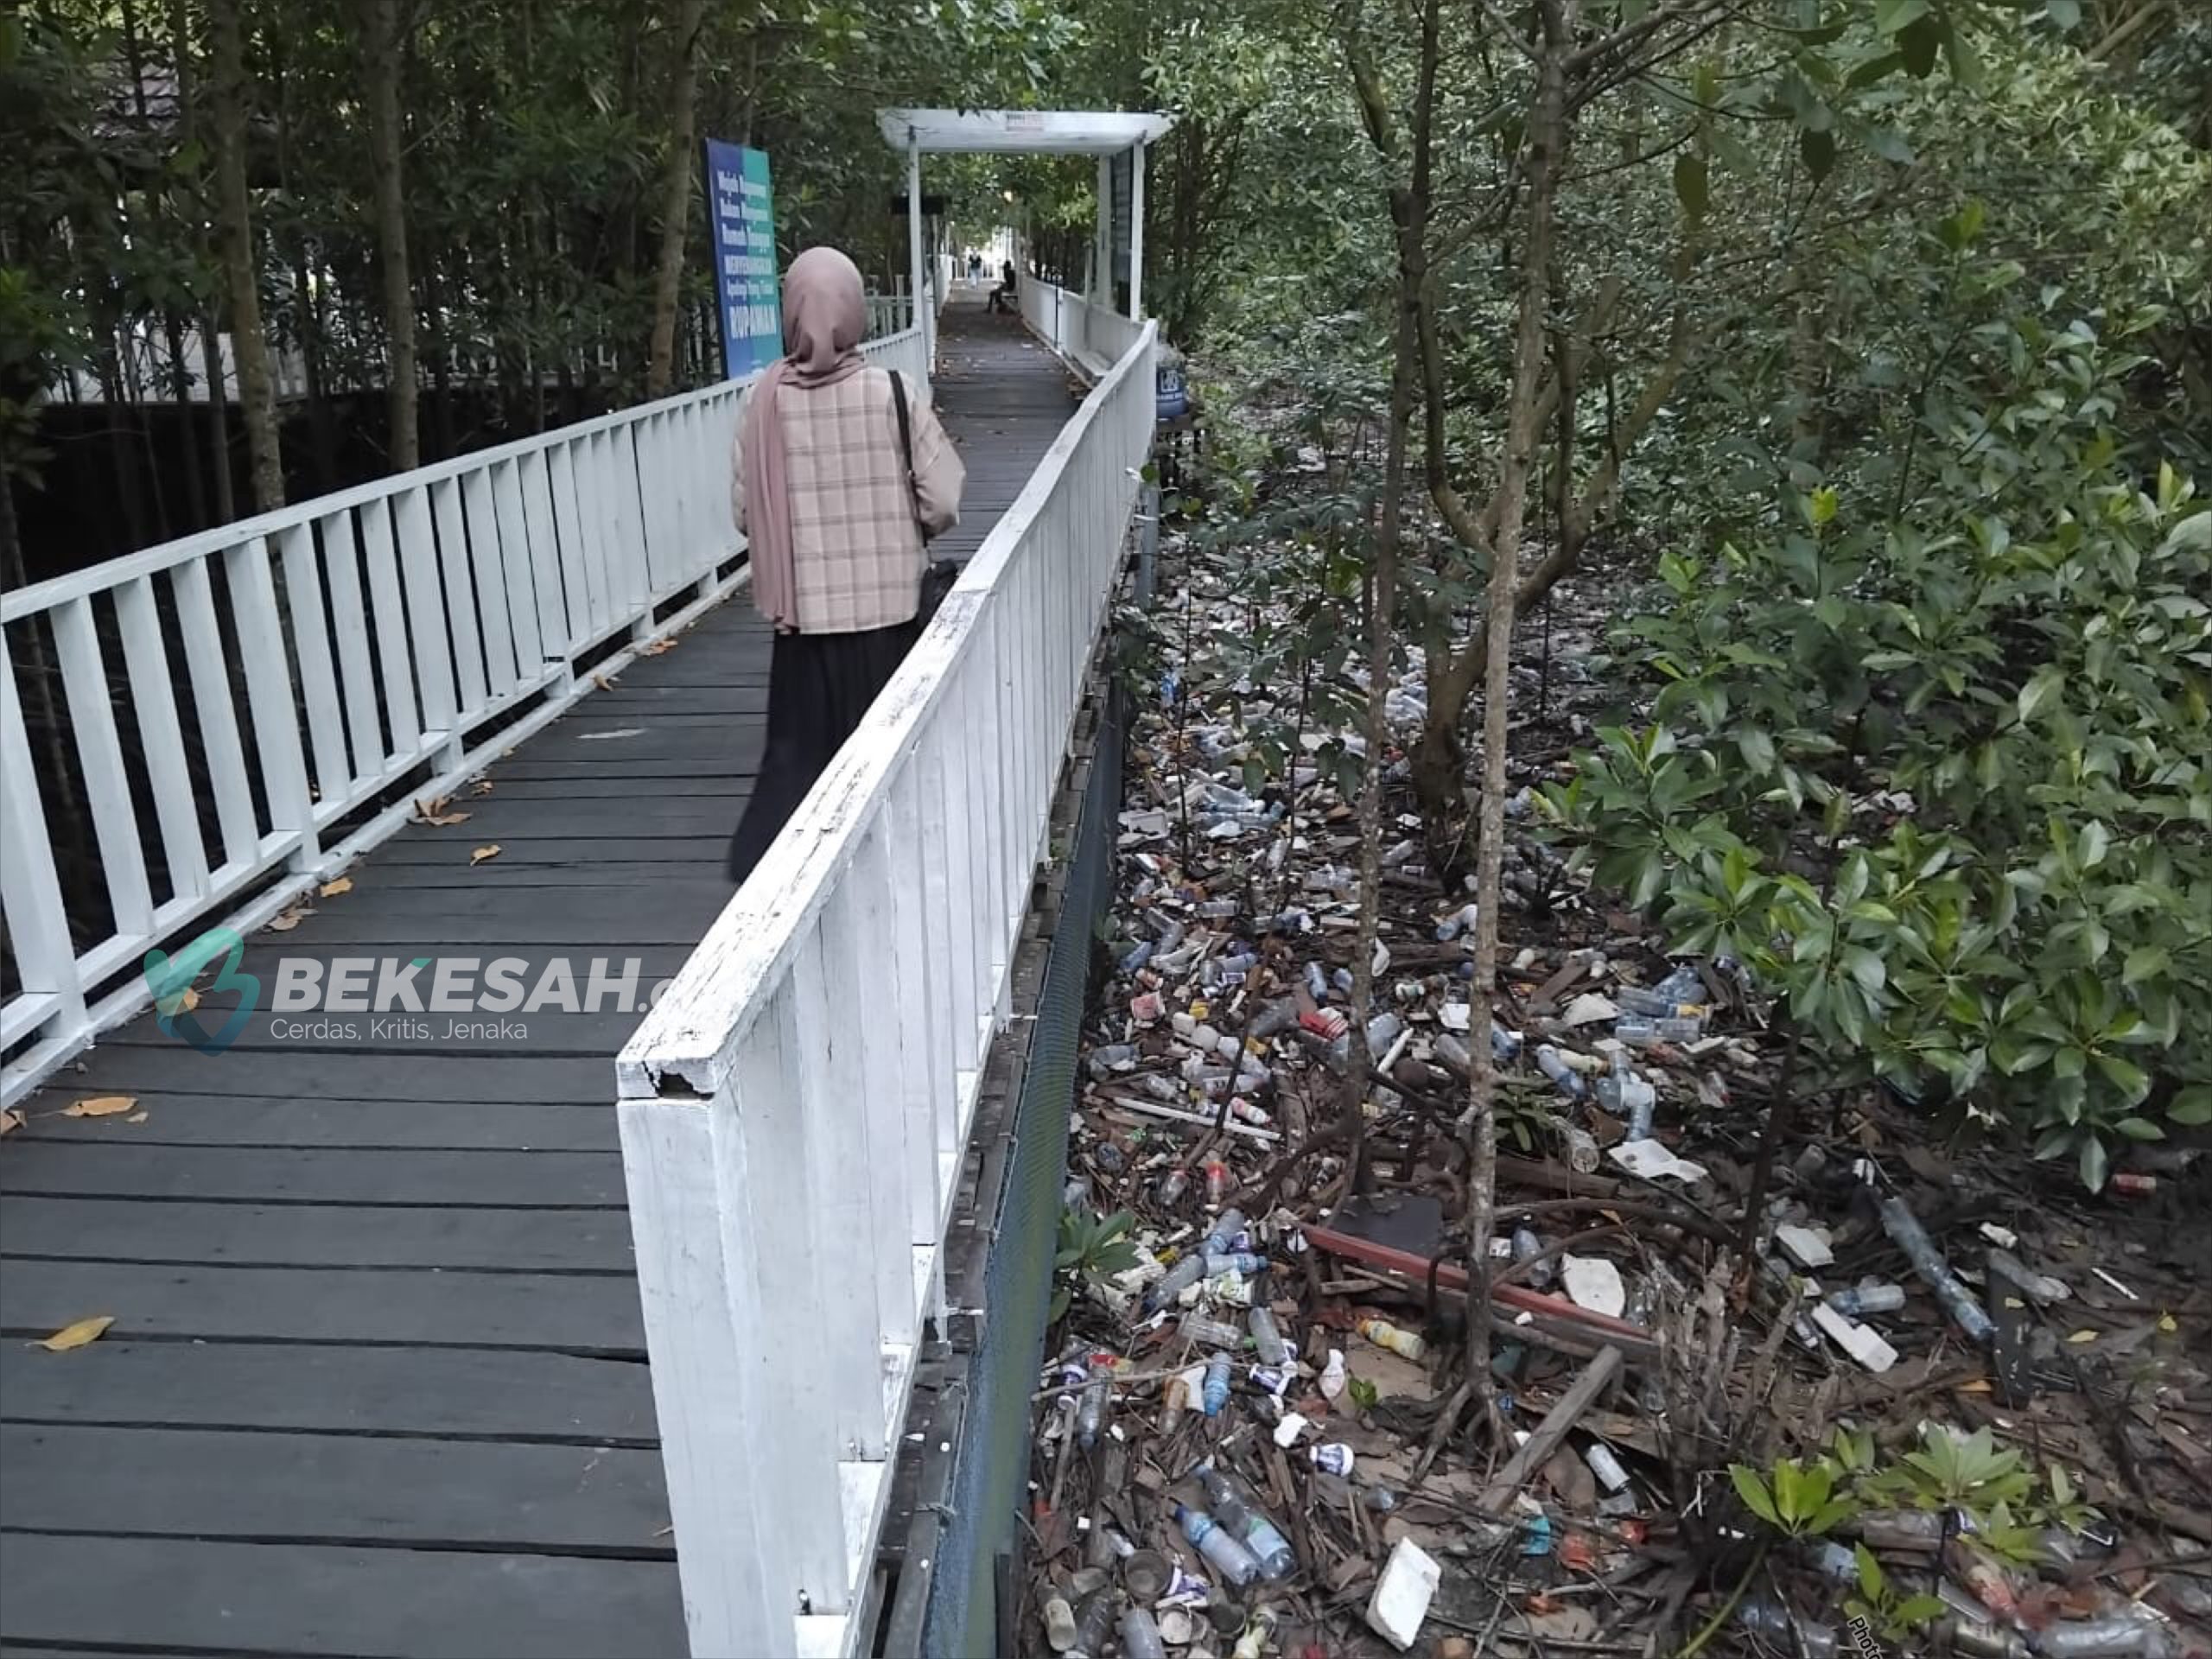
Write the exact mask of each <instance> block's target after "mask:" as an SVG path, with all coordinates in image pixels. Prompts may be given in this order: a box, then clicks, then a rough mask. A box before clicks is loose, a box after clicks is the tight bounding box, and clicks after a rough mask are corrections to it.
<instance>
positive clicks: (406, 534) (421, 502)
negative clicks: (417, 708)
mask: <svg viewBox="0 0 2212 1659" xmlns="http://www.w3.org/2000/svg"><path fill="white" fill-rule="evenodd" d="M392 502H393V510H392V518H391V527H392V532H393V536H394V538H395V540H396V542H397V549H398V553H399V565H398V569H399V574H400V577H401V580H402V582H403V583H404V588H405V600H406V606H407V632H408V637H409V639H411V640H413V642H414V652H413V655H414V658H415V681H416V686H417V687H418V688H419V690H420V691H421V696H422V709H423V732H424V734H426V735H429V734H438V735H441V736H447V735H450V734H451V733H452V731H453V728H454V720H455V718H456V717H457V715H458V713H459V710H458V709H457V708H456V706H455V703H454V674H453V646H452V643H451V641H450V639H449V638H448V632H447V627H448V624H447V620H446V604H445V594H444V593H443V591H442V588H441V580H442V579H441V577H440V575H439V572H438V544H437V535H436V532H435V531H434V530H433V529H432V527H431V522H430V500H429V491H428V490H427V489H425V488H424V487H423V486H421V485H419V484H418V485H416V486H413V487H412V488H410V489H404V490H401V491H399V492H397V493H396V494H395V495H394V496H393V497H392Z"/></svg>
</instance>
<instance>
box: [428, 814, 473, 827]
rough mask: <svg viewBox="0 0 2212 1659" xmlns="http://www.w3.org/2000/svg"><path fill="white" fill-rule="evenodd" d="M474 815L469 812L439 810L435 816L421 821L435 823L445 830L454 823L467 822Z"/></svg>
mask: <svg viewBox="0 0 2212 1659" xmlns="http://www.w3.org/2000/svg"><path fill="white" fill-rule="evenodd" d="M474 816H475V815H474V813H469V812H441V813H439V814H438V815H437V817H435V818H424V819H423V823H435V824H436V825H437V826H438V828H439V829H450V828H451V827H452V826H453V825H454V824H456V823H467V822H468V820H469V819H470V818H471V817H474Z"/></svg>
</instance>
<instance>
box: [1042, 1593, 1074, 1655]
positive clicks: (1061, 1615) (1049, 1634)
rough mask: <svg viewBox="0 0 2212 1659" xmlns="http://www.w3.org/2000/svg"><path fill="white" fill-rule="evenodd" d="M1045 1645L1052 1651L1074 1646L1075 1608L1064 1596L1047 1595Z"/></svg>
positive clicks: (1061, 1651)
mask: <svg viewBox="0 0 2212 1659" xmlns="http://www.w3.org/2000/svg"><path fill="white" fill-rule="evenodd" d="M1045 1645H1046V1647H1048V1648H1050V1649H1052V1651H1053V1652H1054V1653H1065V1652H1066V1651H1067V1650H1068V1649H1070V1648H1072V1647H1073V1646H1075V1609H1074V1608H1072V1607H1071V1606H1069V1605H1068V1601H1067V1598H1066V1597H1065V1596H1052V1597H1048V1598H1047V1599H1046V1602H1045Z"/></svg>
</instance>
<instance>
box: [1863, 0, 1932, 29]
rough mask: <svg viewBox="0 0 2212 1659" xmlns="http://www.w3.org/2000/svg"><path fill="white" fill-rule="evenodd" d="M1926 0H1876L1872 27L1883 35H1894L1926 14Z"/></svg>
mask: <svg viewBox="0 0 2212 1659" xmlns="http://www.w3.org/2000/svg"><path fill="white" fill-rule="evenodd" d="M1928 11H1929V6H1928V0H1877V3H1876V5H1875V7H1874V27H1875V29H1877V30H1878V31H1879V32H1880V33H1882V34H1884V35H1894V34H1896V33H1897V31H1898V30H1899V29H1903V28H1904V27H1905V26H1906V25H1907V24H1908V23H1911V22H1916V21H1918V20H1919V19H1920V18H1923V17H1925V16H1928Z"/></svg>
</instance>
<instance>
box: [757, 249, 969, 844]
mask: <svg viewBox="0 0 2212 1659" xmlns="http://www.w3.org/2000/svg"><path fill="white" fill-rule="evenodd" d="M867 332H868V305H867V301H866V297H865V293H864V290H863V288H862V284H861V273H860V269H859V267H858V266H856V265H855V264H853V262H852V261H851V260H850V259H848V258H847V257H845V256H844V255H843V254H842V253H839V252H838V251H836V249H834V248H809V249H808V250H807V251H805V252H804V253H802V254H800V255H799V256H798V258H796V259H794V260H792V261H791V269H790V270H789V271H787V272H786V273H785V277H784V351H785V355H784V356H783V357H782V358H780V359H778V360H777V361H776V362H775V363H774V364H772V365H771V366H770V367H769V369H768V371H767V372H766V373H765V374H763V375H762V376H761V377H760V384H759V385H756V386H754V387H753V391H752V392H751V394H750V395H749V396H748V397H747V398H746V401H745V409H744V412H743V414H742V415H741V416H740V418H739V421H738V429H737V442H736V446H735V449H734V454H732V456H731V464H730V509H731V512H733V513H734V515H735V517H736V519H737V524H738V528H739V529H740V530H741V531H744V532H745V537H746V540H747V550H748V554H749V556H750V560H751V564H752V570H753V603H754V605H755V606H757V607H759V609H760V614H761V615H763V616H764V617H766V618H767V619H768V620H769V622H770V623H771V624H772V626H774V628H775V630H776V639H775V646H774V653H773V655H772V658H770V662H769V667H768V745H767V752H766V754H765V755H764V756H763V757H762V760H761V762H760V777H759V779H757V780H756V781H755V783H754V785H753V798H752V800H751V801H750V802H749V803H748V804H747V806H746V809H745V815H744V817H742V818H741V820H740V821H739V823H738V826H737V830H736V833H735V834H734V835H733V836H731V838H730V845H729V875H730V879H731V880H734V881H743V880H745V878H746V877H747V876H748V875H750V874H752V873H753V866H754V865H755V864H756V863H758V862H759V861H760V855H761V854H763V853H765V852H766V850H767V849H768V845H769V843H770V842H772V841H774V840H775V838H776V835H777V832H778V831H779V830H780V829H782V828H783V827H784V823H785V820H787V819H788V818H789V817H791V814H792V813H793V812H794V811H795V810H798V804H799V803H800V802H801V801H802V800H804V798H806V792H807V791H809V790H810V789H811V788H812V787H813V786H814V782H815V779H817V778H819V777H820V776H821V775H822V772H823V768H825V767H826V766H828V765H829V761H830V759H831V757H832V756H834V755H835V754H836V753H837V748H838V746H839V745H840V744H842V742H843V741H845V739H846V738H848V737H849V736H850V735H851V734H852V733H853V730H854V728H855V727H857V726H858V725H859V724H860V723H861V717H862V716H863V715H866V714H867V713H868V705H869V704H870V703H871V702H874V701H875V695H876V693H877V692H879V691H880V690H882V689H883V686H884V683H885V682H886V681H887V680H888V679H890V677H891V676H892V673H893V671H894V670H896V669H897V668H898V666H899V660H900V658H903V657H905V656H906V648H907V647H908V646H909V645H912V643H913V641H914V638H915V636H916V635H917V633H918V632H919V631H920V629H919V626H918V623H917V622H916V620H915V618H916V613H917V612H918V609H919V608H920V588H921V580H922V567H923V564H924V563H925V559H926V557H927V556H926V554H925V551H924V550H923V543H922V537H923V533H924V531H925V530H926V531H927V532H928V533H929V534H931V535H935V534H937V533H938V531H943V530H945V529H948V528H949V527H950V526H951V525H953V524H957V523H958V522H959V519H960V492H961V487H962V486H963V484H964V483H965V482H966V478H967V474H966V468H965V467H963V466H962V465H961V461H960V456H959V454H958V453H957V451H956V450H955V449H954V448H953V447H952V441H951V440H950V438H948V437H947V436H946V435H945V431H944V427H943V426H942V425H940V424H939V423H938V418H937V414H936V411H935V410H932V409H931V407H930V400H929V390H928V388H927V387H926V386H922V385H915V384H914V383H913V382H912V381H910V380H907V379H906V377H905V376H903V375H896V376H894V374H893V372H892V371H889V370H886V369H878V368H873V367H870V366H869V365H868V362H867V360H866V359H864V358H862V357H861V352H860V342H861V336H862V335H863V334H866V333H867ZM894 381H895V383H896V384H895V385H894ZM900 391H903V393H904V397H905V404H906V410H907V425H908V429H909V430H910V432H911V435H912V472H911V474H910V473H909V470H908V460H909V456H908V454H907V452H906V449H905V448H903V447H902V445H901V442H900V434H899V401H898V399H899V392H900Z"/></svg>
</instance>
